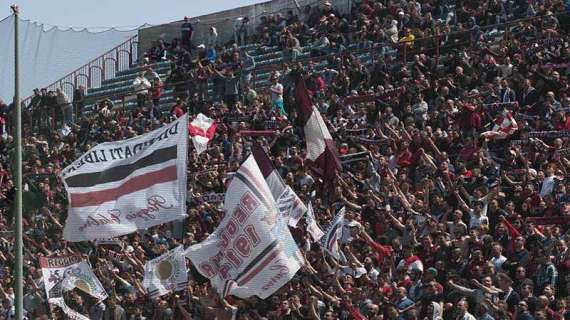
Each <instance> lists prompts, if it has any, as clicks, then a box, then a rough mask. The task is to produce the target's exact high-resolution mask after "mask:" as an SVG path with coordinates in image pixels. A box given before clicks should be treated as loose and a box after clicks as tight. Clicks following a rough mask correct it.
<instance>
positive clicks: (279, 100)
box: [269, 74, 287, 115]
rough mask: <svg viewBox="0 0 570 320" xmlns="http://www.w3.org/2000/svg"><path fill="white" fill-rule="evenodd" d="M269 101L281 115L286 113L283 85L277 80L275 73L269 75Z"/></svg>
mask: <svg viewBox="0 0 570 320" xmlns="http://www.w3.org/2000/svg"><path fill="white" fill-rule="evenodd" d="M270 80H271V87H269V91H270V92H271V102H272V103H273V107H274V108H276V109H277V110H278V111H279V113H280V114H281V115H286V114H287V113H286V112H285V104H284V103H283V85H282V84H281V83H280V82H279V79H278V77H277V75H275V74H274V75H271V79H270Z"/></svg>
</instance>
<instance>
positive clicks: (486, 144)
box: [0, 0, 570, 320]
mask: <svg viewBox="0 0 570 320" xmlns="http://www.w3.org/2000/svg"><path fill="white" fill-rule="evenodd" d="M565 10H566V8H565V4H564V2H562V1H556V0H551V1H542V0H533V1H530V0H529V1H527V0H507V1H501V0H485V1H459V0H457V1H445V0H423V1H415V0H410V1H396V0H388V1H374V0H363V1H361V2H358V3H357V4H355V5H354V7H353V9H352V12H351V13H350V14H341V13H339V12H338V11H337V10H336V9H335V8H334V6H333V5H332V4H330V3H328V2H326V3H324V4H319V5H318V6H313V7H307V8H304V9H302V10H299V11H298V12H293V11H292V12H289V13H288V14H286V15H280V14H275V15H270V16H266V17H263V18H262V19H261V23H260V24H259V25H258V26H256V27H255V32H250V33H251V34H248V32H247V30H252V28H250V27H248V23H250V22H249V20H248V19H245V18H240V19H239V20H237V21H236V26H235V28H234V33H235V34H234V37H233V40H234V41H233V42H234V43H232V44H229V45H222V44H220V43H219V41H218V34H217V30H216V29H215V28H213V27H212V28H211V30H210V34H209V36H208V38H207V39H205V41H204V42H203V44H202V43H200V42H197V41H195V39H193V35H192V33H193V26H192V24H191V23H190V20H189V19H186V21H185V23H184V24H183V25H182V30H181V37H180V39H179V40H176V41H174V42H173V43H164V42H162V41H160V42H157V43H156V45H155V46H154V47H153V48H152V49H151V50H149V52H148V53H147V55H146V58H145V60H144V61H142V63H149V67H148V68H146V69H145V70H144V71H143V72H142V73H141V74H140V75H139V76H138V77H137V79H136V80H135V81H134V83H133V85H134V87H135V89H136V90H137V91H136V94H137V108H136V109H135V110H133V111H129V110H124V109H121V108H119V107H116V106H113V103H112V101H111V100H105V101H103V102H101V103H99V104H98V106H97V107H96V108H95V109H94V111H93V112H92V113H91V114H83V113H81V109H82V108H83V104H82V102H83V99H84V89H83V88H80V89H78V91H77V92H76V94H77V96H76V97H73V99H69V98H68V97H65V94H63V92H61V91H58V92H52V93H49V92H37V94H36V97H35V98H34V99H35V100H32V103H31V105H32V106H31V107H30V111H29V113H28V115H30V117H31V121H30V123H31V124H32V125H31V128H30V130H29V132H30V133H29V134H26V135H25V137H24V141H25V143H24V182H25V187H24V196H25V207H24V211H25V219H24V230H25V236H24V239H25V278H26V284H25V297H24V307H25V310H26V312H27V316H28V317H29V318H30V319H48V318H51V319H64V318H65V317H64V315H63V314H62V312H61V310H59V309H58V308H50V307H49V306H48V304H47V302H46V298H45V291H44V288H43V282H44V279H42V276H41V269H40V268H39V259H38V258H39V257H40V256H51V255H66V254H81V255H83V256H84V257H85V259H88V260H89V261H90V263H91V265H92V267H93V269H94V271H95V273H96V275H97V276H98V278H99V279H100V280H101V282H102V283H103V285H104V286H105V289H106V291H107V293H108V294H109V295H110V298H108V299H107V300H105V301H97V300H96V299H94V298H92V297H90V296H89V295H86V294H83V293H82V292H80V291H78V290H73V291H71V292H68V293H66V303H67V304H68V305H69V306H70V307H71V308H72V309H74V310H76V311H78V312H80V313H82V314H85V315H87V316H88V317H89V318H90V319H161V320H162V319H233V318H236V319H242V320H246V319H254V320H255V319H270V320H273V319H279V320H280V319H313V320H314V319H328V320H332V319H340V320H353V319H354V320H360V319H370V320H372V319H398V320H413V319H434V320H440V319H465V320H472V319H481V320H489V319H497V320H498V319H513V320H519V319H520V320H529V319H548V320H561V319H565V317H567V316H568V317H570V312H569V311H570V306H568V304H569V303H570V299H569V296H570V275H569V273H568V271H569V268H570V250H568V245H567V243H568V241H569V240H570V239H569V233H568V230H569V228H568V226H569V223H568V222H569V221H570V219H569V218H570V195H569V194H567V191H568V190H569V188H570V184H569V183H568V181H566V175H567V172H568V170H570V159H569V158H568V156H569V155H570V152H569V151H568V150H570V149H567V148H568V145H569V143H568V137H569V136H570V115H568V112H570V96H569V95H568V94H569V92H570V90H569V86H568V78H567V70H568V67H569V65H568V61H569V60H568V58H569V54H570V44H569V40H570V39H569V37H568V32H567V25H565V24H564V23H561V20H563V19H565V17H566V16H565ZM531 17H534V19H526V20H525V18H531ZM521 19H522V20H521ZM512 21H516V23H514V24H512V25H509V26H508V27H506V26H505V25H504V24H503V25H497V26H494V27H490V28H488V27H487V26H489V25H494V24H497V23H506V22H512ZM497 34H499V35H500V36H499V38H500V40H496V39H495V38H496V36H497ZM434 36H435V37H436V38H435V37H434ZM426 38H427V39H431V40H429V41H426V40H424V39H426ZM433 39H437V40H435V41H440V43H439V44H440V45H441V46H439V45H438V46H437V47H438V48H437V50H435V47H434V46H431V45H430V44H433V42H434V40H433ZM238 44H239V45H251V44H254V45H255V46H254V47H255V50H258V51H259V52H260V53H263V52H265V51H266V50H267V48H269V47H272V46H278V47H279V48H280V52H282V56H283V60H284V65H283V67H282V68H281V67H280V68H279V70H274V71H273V72H272V73H271V76H270V80H269V81H270V84H269V85H268V86H266V87H261V88H259V87H256V86H255V82H254V81H253V80H254V79H253V74H254V72H256V70H257V69H258V68H257V67H256V62H255V59H254V58H253V57H252V56H250V55H249V54H248V52H247V50H244V49H241V48H242V47H240V46H238ZM350 44H356V45H357V46H356V49H354V47H351V46H350ZM306 47H308V48H309V51H310V56H311V58H309V59H306V58H304V59H301V58H299V55H300V54H301V53H302V52H303V48H306ZM351 48H352V49H351ZM393 48H397V49H396V50H395V51H393V50H392V49H393ZM362 50H368V51H370V52H374V54H375V59H374V60H373V62H372V63H365V62H364V61H363V60H362V59H360V58H359V55H358V52H362ZM404 52H405V53H404ZM405 54H406V55H409V59H408V61H407V62H408V63H403V62H402V61H404V59H403V58H404V55H405ZM163 60H168V61H171V62H172V70H171V72H170V73H169V75H168V77H167V78H166V79H160V76H159V75H158V74H157V73H156V72H154V71H153V69H152V68H151V65H150V63H152V62H156V61H163ZM323 61H324V62H325V63H324V65H325V67H324V68H322V67H321V65H322V63H321V62H323ZM292 73H302V74H304V75H305V77H306V79H307V87H308V88H309V90H310V92H311V95H312V99H313V101H314V103H315V105H316V106H317V108H318V110H319V111H320V112H321V113H322V115H323V117H324V118H325V121H326V123H327V125H328V127H329V130H330V131H331V134H332V136H333V138H334V141H335V143H336V145H337V148H338V153H339V155H340V157H341V160H342V162H343V170H342V171H341V172H339V175H338V176H337V177H336V179H335V181H334V192H324V190H330V189H329V188H326V187H325V186H324V182H323V179H322V177H319V176H318V175H316V174H315V173H314V172H313V171H312V170H311V168H310V165H309V164H308V163H307V161H306V150H305V143H304V134H303V132H302V127H301V126H300V125H299V120H298V115H297V112H296V110H295V95H294V90H293V89H294V86H295V83H294V82H295V81H294V79H293V77H292V76H291V74H292ZM164 88H171V89H173V90H174V95H175V99H176V100H175V101H176V102H175V104H174V106H172V108H171V110H170V112H167V113H164V112H162V111H161V110H160V109H159V106H160V99H161V93H162V90H163V89H164ZM209 88H210V89H211V91H210V92H209V91H208V89H209ZM74 101H75V103H74ZM11 109H12V108H11V107H9V106H6V105H4V104H1V103H0V127H2V128H3V129H2V133H3V134H2V139H1V140H0V265H1V268H0V298H1V299H2V304H1V307H0V319H12V317H13V306H12V305H13V299H14V293H13V289H12V286H13V281H14V277H13V275H12V268H13V263H12V261H13V253H12V249H13V241H12V240H13V238H12V237H13V235H12V234H11V232H10V230H13V219H12V212H11V208H12V204H13V201H14V181H13V178H12V175H11V173H12V170H11V168H12V166H13V164H12V160H13V159H14V157H13V144H12V142H13V139H12V137H11V136H10V135H9V134H8V133H7V132H9V130H8V128H9V127H10V119H9V117H8V116H7V114H8V113H9V112H10V110H11ZM53 110H56V112H53ZM74 110H79V112H77V113H76V112H74ZM185 112H188V113H190V114H192V115H195V114H197V113H199V112H202V113H204V114H206V115H208V116H210V117H212V118H215V119H216V120H217V122H218V128H217V133H216V136H215V138H214V139H213V140H212V141H211V143H210V148H209V149H208V150H207V152H205V153H203V154H202V155H200V156H197V155H196V153H195V152H194V151H193V150H190V153H189V155H188V177H189V178H188V195H189V197H188V214H189V218H188V219H186V220H185V221H183V222H182V223H173V224H168V225H163V226H159V227H155V228H152V229H150V230H146V231H142V232H139V233H135V234H131V235H129V236H124V237H121V238H120V239H118V241H117V242H116V243H115V244H103V245H101V244H99V245H96V244H95V243H92V242H81V243H68V242H66V241H64V240H63V237H62V228H63V224H64V222H65V217H66V201H67V199H66V196H65V194H66V193H65V190H64V188H63V185H62V183H61V182H60V181H59V180H58V173H59V172H61V170H62V168H64V167H65V166H66V165H68V164H69V163H71V162H72V161H73V160H74V159H76V158H77V157H78V156H79V155H81V154H82V153H84V152H85V151H87V150H88V149H90V148H91V147H92V146H94V145H96V144H97V143H101V142H104V141H114V140H119V139H126V138H130V137H133V136H136V135H140V134H143V133H145V132H148V131H150V130H152V129H154V128H158V127H160V126H161V125H163V124H164V123H166V122H169V121H172V119H174V118H176V117H179V116H181V115H182V114H184V113H185ZM53 114H55V115H56V116H54V117H52V116H51V115H53ZM75 115H78V116H77V119H75V117H74V116H75ZM50 117H52V118H53V119H50ZM53 124H55V127H54V126H53ZM4 127H5V128H4ZM56 128H57V129H56ZM253 131H257V132H263V135H262V136H259V135H258V134H255V135H254V136H252V135H251V132H253ZM246 132H249V133H246ZM253 140H256V141H258V142H260V143H261V144H263V145H264V146H266V147H267V149H268V150H269V154H270V156H271V158H272V160H273V162H274V164H275V166H276V168H277V170H278V171H279V172H280V173H281V176H282V177H283V179H284V180H285V181H286V183H287V184H289V185H290V186H291V187H292V188H293V189H294V190H295V191H296V193H297V194H298V195H299V196H300V197H301V199H302V200H303V201H304V202H305V203H308V202H311V203H312V206H313V208H314V212H315V216H316V218H317V220H318V223H319V224H320V226H321V227H323V228H325V227H326V226H327V224H328V223H329V222H330V221H331V219H332V217H334V215H335V213H336V211H337V210H338V209H339V208H340V207H342V206H345V207H346V209H347V211H346V216H345V221H344V227H343V237H342V240H341V242H342V246H341V248H342V252H343V258H342V259H340V260H339V261H336V260H335V259H333V258H331V257H330V256H328V255H326V254H323V252H322V250H321V248H320V247H319V245H318V244H316V243H311V242H310V241H309V239H310V238H309V236H308V235H307V233H306V232H305V230H304V227H303V223H300V224H299V225H300V228H299V229H292V232H293V235H294V237H295V239H296V241H297V243H298V245H299V247H300V248H302V251H303V254H304V256H305V258H306V265H305V266H304V267H303V268H302V270H300V271H299V272H298V274H297V275H296V276H295V278H294V279H293V280H292V281H291V282H290V283H288V284H287V285H286V286H284V287H283V288H282V289H281V290H279V291H278V292H276V293H275V294H274V295H273V296H272V297H270V298H268V299H266V300H261V299H258V298H250V299H237V298H233V297H227V298H226V299H220V298H219V296H218V295H217V293H216V291H215V289H214V288H212V286H211V285H210V283H209V282H208V281H207V280H206V279H204V278H203V277H201V276H200V274H198V272H197V271H196V269H195V268H193V267H192V263H191V261H188V265H189V268H190V270H191V271H190V279H191V280H190V282H189V284H188V287H187V288H186V290H184V291H179V292H175V293H173V294H170V295H167V296H163V297H161V298H159V299H157V300H151V299H150V298H149V296H148V295H147V294H146V293H145V291H144V289H143V288H142V285H141V282H142V278H143V273H144V272H143V266H144V263H145V262H146V261H148V260H150V259H153V258H155V257H157V256H159V255H161V254H163V253H165V252H166V251H167V250H169V249H171V248H174V247H176V246H178V245H180V244H183V245H184V246H189V245H191V244H195V243H198V242H200V241H202V240H203V239H205V238H206V237H207V236H208V235H209V234H211V233H212V232H213V231H214V230H215V229H216V227H217V225H218V224H219V222H220V221H221V219H222V218H223V210H222V208H221V203H219V202H215V201H204V199H205V197H204V196H207V195H210V194H220V193H223V192H224V190H225V187H226V184H225V182H226V179H227V177H228V173H230V172H233V171H235V170H237V168H238V167H239V164H240V162H241V161H242V160H244V159H245V157H246V156H247V155H248V154H249V149H250V146H251V143H252V141H253ZM208 199H212V197H208ZM50 309H51V310H50Z"/></svg>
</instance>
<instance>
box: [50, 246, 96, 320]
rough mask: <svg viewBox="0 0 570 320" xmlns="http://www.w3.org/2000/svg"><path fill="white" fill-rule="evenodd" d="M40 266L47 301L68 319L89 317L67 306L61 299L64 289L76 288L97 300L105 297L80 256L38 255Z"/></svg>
mask: <svg viewBox="0 0 570 320" xmlns="http://www.w3.org/2000/svg"><path fill="white" fill-rule="evenodd" d="M40 267H41V268H42V277H43V282H44V287H45V290H46V297H47V299H48V302H49V303H50V304H52V305H56V306H58V307H60V308H61V309H62V311H63V312H64V313H65V314H66V316H67V317H68V318H70V319H79V320H85V319H89V318H88V317H86V316H84V315H82V314H80V313H78V312H77V311H75V310H73V309H71V308H69V306H67V304H66V303H65V301H64V299H63V293H64V292H65V291H69V290H73V289H75V288H77V289H79V290H81V291H83V292H85V293H87V294H89V295H91V296H92V297H94V298H96V299H98V300H105V299H106V298H107V292H106V291H105V289H104V288H103V286H102V285H101V282H100V281H99V279H97V277H96V276H95V274H94V273H93V271H92V270H91V267H90V266H89V264H87V262H86V261H84V260H83V259H82V258H81V256H78V255H70V256H59V257H40Z"/></svg>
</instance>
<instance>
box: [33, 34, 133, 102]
mask: <svg viewBox="0 0 570 320" xmlns="http://www.w3.org/2000/svg"><path fill="white" fill-rule="evenodd" d="M138 43H139V42H138V34H137V35H134V36H133V37H131V38H129V39H128V40H127V41H125V42H123V43H121V44H120V45H118V46H116V47H114V48H113V49H111V50H109V51H107V52H105V53H103V54H102V55H100V56H99V57H97V58H95V59H93V60H91V61H89V62H88V63H87V64H85V65H83V66H81V67H79V68H77V69H76V70H74V71H72V72H70V73H69V74H67V75H65V76H63V77H62V78H61V79H59V80H57V81H55V82H53V83H52V84H49V85H47V86H46V87H44V88H46V89H47V90H48V91H50V90H51V91H55V90H56V89H57V88H60V89H62V90H63V92H65V94H66V95H67V96H68V98H69V99H70V100H71V99H72V98H73V92H74V90H75V89H76V88H79V86H83V87H85V92H87V89H91V88H98V87H100V86H101V85H102V84H103V81H105V80H107V79H112V78H114V77H115V76H116V75H117V73H118V72H120V71H124V70H128V69H130V68H131V67H132V66H133V64H134V63H135V62H136V61H137V57H138ZM31 99H32V96H29V97H27V98H26V99H24V100H23V101H22V103H23V104H24V105H28V104H29V102H30V101H31Z"/></svg>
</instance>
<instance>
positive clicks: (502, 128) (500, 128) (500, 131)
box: [481, 110, 519, 140]
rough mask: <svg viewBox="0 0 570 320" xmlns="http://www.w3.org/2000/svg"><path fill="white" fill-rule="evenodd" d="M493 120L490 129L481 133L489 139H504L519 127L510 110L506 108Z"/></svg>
mask: <svg viewBox="0 0 570 320" xmlns="http://www.w3.org/2000/svg"><path fill="white" fill-rule="evenodd" d="M494 122H495V124H494V125H493V128H492V129H491V130H490V131H486V132H483V133H482V134H481V135H482V136H483V137H485V138H487V139H489V140H493V139H495V140H497V139H506V138H508V137H510V136H511V135H512V134H513V133H515V131H517V130H518V129H519V126H518V124H517V121H516V120H515V118H514V117H513V114H512V112H510V111H508V110H505V111H503V112H501V114H500V115H499V116H498V117H497V118H496V119H495V121H494Z"/></svg>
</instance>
